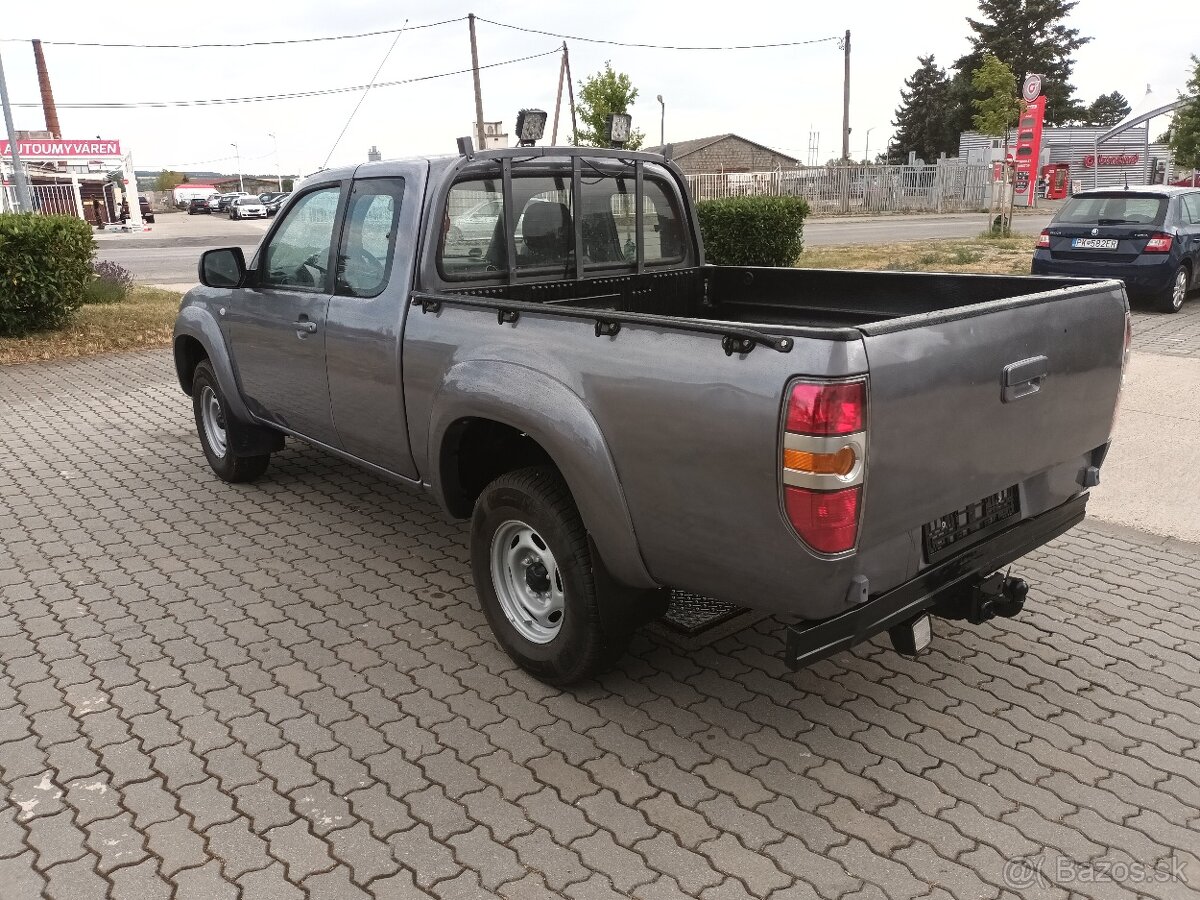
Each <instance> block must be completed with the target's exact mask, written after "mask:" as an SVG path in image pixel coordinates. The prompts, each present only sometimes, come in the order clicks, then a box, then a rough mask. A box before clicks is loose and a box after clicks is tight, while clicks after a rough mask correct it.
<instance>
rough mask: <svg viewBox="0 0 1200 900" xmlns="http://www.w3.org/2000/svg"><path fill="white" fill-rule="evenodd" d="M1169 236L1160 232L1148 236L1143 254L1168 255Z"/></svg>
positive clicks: (1169, 247) (1170, 239) (1169, 250)
mask: <svg viewBox="0 0 1200 900" xmlns="http://www.w3.org/2000/svg"><path fill="white" fill-rule="evenodd" d="M1171 241H1172V238H1171V235H1169V234H1163V233H1162V232H1161V231H1160V232H1156V233H1155V234H1152V235H1150V240H1148V241H1146V249H1145V250H1143V251H1142V252H1143V253H1170V252H1171Z"/></svg>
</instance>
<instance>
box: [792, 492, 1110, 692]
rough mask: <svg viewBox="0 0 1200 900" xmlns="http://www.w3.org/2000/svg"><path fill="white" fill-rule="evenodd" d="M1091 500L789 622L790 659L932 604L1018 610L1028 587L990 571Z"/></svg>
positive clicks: (978, 612) (991, 611)
mask: <svg viewBox="0 0 1200 900" xmlns="http://www.w3.org/2000/svg"><path fill="white" fill-rule="evenodd" d="M1087 501H1088V495H1087V494H1080V495H1079V496H1077V497H1074V498H1073V499H1071V500H1068V501H1067V502H1066V503H1064V504H1062V505H1061V506H1058V507H1055V508H1054V509H1052V510H1050V511H1049V512H1045V513H1042V514H1041V515H1040V516H1035V517H1034V518H1032V519H1026V520H1025V521H1024V522H1019V523H1017V524H1016V525H1013V526H1012V527H1010V528H1006V529H1004V530H1003V531H1001V532H999V533H998V534H995V535H992V536H991V537H989V538H987V539H986V540H983V541H980V542H979V543H977V544H975V545H973V546H971V547H967V548H966V549H964V550H963V551H962V552H961V553H957V554H955V555H954V556H952V557H950V558H949V559H946V560H943V561H942V562H940V563H937V564H936V565H933V566H930V567H928V568H927V569H925V570H924V571H923V572H921V574H919V575H918V576H917V577H916V578H914V579H913V580H912V581H909V582H906V583H905V584H902V585H900V586H899V587H896V588H893V589H892V590H890V591H888V592H887V593H885V594H880V595H879V596H878V597H875V598H874V599H873V600H868V601H867V602H866V603H864V604H862V605H861V606H857V607H855V608H853V609H849V610H846V612H844V613H840V614H839V615H836V616H831V617H830V618H828V619H822V620H821V621H819V622H806V623H801V624H799V625H789V626H788V629H787V646H786V650H785V651H784V662H786V663H787V664H788V666H789V667H791V668H792V669H799V668H800V667H802V666H806V665H808V664H809V663H813V662H816V661H817V660H820V659H824V658H825V657H827V656H831V655H833V654H834V653H837V652H839V651H841V650H845V649H848V648H849V647H853V646H854V645H855V644H858V643H861V642H862V641H865V640H867V639H869V638H872V637H874V636H875V635H877V634H879V633H880V632H882V631H888V630H889V629H891V628H893V627H904V626H906V625H910V624H913V623H915V622H916V620H917V618H918V617H919V616H920V615H921V614H922V613H925V612H927V611H928V612H932V613H934V614H935V615H941V614H946V615H947V616H948V617H950V618H967V619H970V618H971V616H972V615H974V616H975V617H977V618H978V617H979V616H983V615H984V614H985V613H988V615H987V616H986V617H987V618H991V616H993V615H1009V616H1012V615H1016V614H1017V612H1018V611H1019V610H1020V608H1021V605H1022V604H1023V603H1024V600H1025V593H1027V592H1028V590H1029V586H1028V585H1026V584H1025V582H1023V581H1021V580H1020V579H1010V578H1008V577H1007V576H1003V575H999V574H995V575H993V574H992V573H995V572H997V570H998V569H1002V568H1004V567H1005V566H1007V565H1009V564H1010V563H1012V562H1013V561H1014V560H1017V559H1020V558H1021V557H1022V556H1024V555H1025V554H1026V553H1029V552H1030V551H1032V550H1036V549H1037V548H1038V547H1041V546H1042V545H1043V544H1046V543H1048V542H1049V541H1052V540H1053V539H1054V538H1056V537H1058V536H1059V535H1060V534H1063V533H1064V532H1066V531H1069V530H1070V529H1071V528H1074V527H1075V526H1076V525H1078V524H1079V523H1080V522H1082V521H1083V517H1084V511H1085V509H1086V508H1087ZM988 576H990V577H988ZM1006 590H1007V592H1006ZM1018 597H1019V602H1018ZM964 604H965V605H964Z"/></svg>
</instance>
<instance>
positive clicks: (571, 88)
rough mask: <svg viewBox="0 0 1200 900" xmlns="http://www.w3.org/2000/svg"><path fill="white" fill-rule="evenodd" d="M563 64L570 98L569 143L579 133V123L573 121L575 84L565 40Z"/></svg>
mask: <svg viewBox="0 0 1200 900" xmlns="http://www.w3.org/2000/svg"><path fill="white" fill-rule="evenodd" d="M563 65H565V66H566V67H567V96H568V97H570V98H571V143H572V144H574V143H575V135H577V134H579V124H578V123H577V122H576V121H575V85H574V84H573V83H572V82H571V57H570V55H568V53H567V42H566V41H563Z"/></svg>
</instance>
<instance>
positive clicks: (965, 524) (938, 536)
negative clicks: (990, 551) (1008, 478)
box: [921, 487, 1021, 562]
mask: <svg viewBox="0 0 1200 900" xmlns="http://www.w3.org/2000/svg"><path fill="white" fill-rule="evenodd" d="M1020 511H1021V507H1020V503H1019V501H1018V499H1017V489H1016V488H1015V487H1010V488H1005V489H1004V490H1002V491H999V492H998V493H995V494H989V495H988V496H987V497H984V498H983V499H982V500H978V501H976V502H975V503H972V504H970V505H968V506H964V507H963V508H962V509H956V510H955V511H954V512H952V513H947V514H946V515H944V516H938V517H937V518H936V519H934V520H933V521H932V522H930V523H928V524H927V525H925V526H924V527H923V528H922V529H921V532H922V535H921V536H922V538H923V542H924V544H925V558H926V559H927V560H929V562H934V561H936V560H938V559H941V558H942V557H945V556H949V555H950V553H951V552H953V551H952V548H953V547H954V546H955V545H957V544H960V543H962V542H964V541H967V540H968V539H969V538H973V537H976V536H979V537H982V536H983V535H982V534H981V532H985V531H989V532H990V531H995V530H997V528H998V527H1000V526H1002V525H1003V524H1004V523H1005V522H1006V521H1007V520H1009V519H1011V518H1013V517H1014V516H1015V515H1017V513H1019V512H1020Z"/></svg>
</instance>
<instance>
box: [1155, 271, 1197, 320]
mask: <svg viewBox="0 0 1200 900" xmlns="http://www.w3.org/2000/svg"><path fill="white" fill-rule="evenodd" d="M1181 277H1182V278H1183V292H1182V293H1180V292H1179V279H1180V278H1181ZM1189 280H1190V273H1189V272H1188V268H1187V266H1179V268H1177V269H1176V270H1175V271H1174V272H1172V273H1171V283H1170V284H1169V285H1168V286H1167V287H1166V289H1165V290H1164V291H1163V292H1162V293H1161V294H1159V295H1158V296H1157V297H1155V298H1154V308H1155V309H1157V310H1158V311H1159V312H1164V313H1177V312H1179V310H1181V309H1183V301H1184V299H1185V298H1186V297H1187V292H1188V287H1189Z"/></svg>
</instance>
